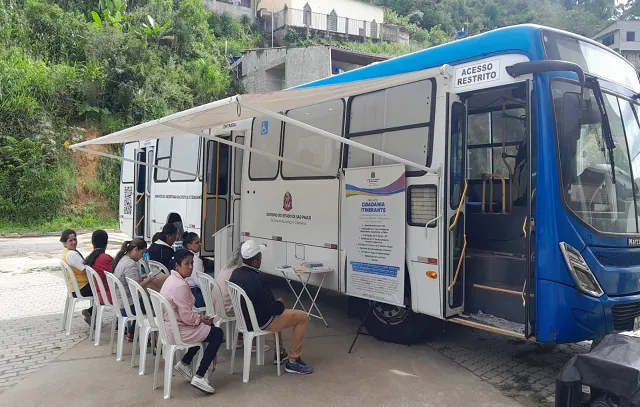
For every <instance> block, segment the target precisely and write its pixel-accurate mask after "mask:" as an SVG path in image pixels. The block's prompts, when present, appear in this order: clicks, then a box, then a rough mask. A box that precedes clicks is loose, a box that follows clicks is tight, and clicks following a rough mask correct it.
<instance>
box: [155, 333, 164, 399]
mask: <svg viewBox="0 0 640 407" xmlns="http://www.w3.org/2000/svg"><path fill="white" fill-rule="evenodd" d="M162 349H163V346H162V345H161V344H160V341H158V347H157V348H156V363H155V365H154V367H153V390H155V389H157V388H158V371H159V370H160V359H161V358H162Z"/></svg>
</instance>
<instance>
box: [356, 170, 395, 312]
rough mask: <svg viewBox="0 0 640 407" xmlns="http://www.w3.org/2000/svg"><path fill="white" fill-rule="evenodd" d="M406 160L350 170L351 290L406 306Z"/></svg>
mask: <svg viewBox="0 0 640 407" xmlns="http://www.w3.org/2000/svg"><path fill="white" fill-rule="evenodd" d="M405 193H406V179H405V167H404V165H402V164H398V165H387V166H379V167H364V168H348V169H345V194H346V196H345V201H344V202H345V204H346V219H345V226H346V228H347V233H346V238H347V242H346V249H347V294H349V295H352V296H354V297H360V298H364V299H368V300H374V301H380V302H383V303H387V304H393V305H398V306H404V262H405V259H404V257H405V224H406V219H405V218H406V204H405V201H406V196H405Z"/></svg>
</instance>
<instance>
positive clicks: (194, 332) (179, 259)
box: [160, 249, 223, 394]
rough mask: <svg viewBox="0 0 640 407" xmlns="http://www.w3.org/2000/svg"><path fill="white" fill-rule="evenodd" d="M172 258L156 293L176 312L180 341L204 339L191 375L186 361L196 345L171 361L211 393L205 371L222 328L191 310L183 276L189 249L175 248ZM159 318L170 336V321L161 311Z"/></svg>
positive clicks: (190, 267) (189, 269) (187, 272)
mask: <svg viewBox="0 0 640 407" xmlns="http://www.w3.org/2000/svg"><path fill="white" fill-rule="evenodd" d="M173 260H174V262H175V263H174V264H175V266H174V270H172V271H171V275H170V276H169V277H168V278H167V280H166V281H165V282H164V284H163V285H162V289H161V290H160V294H162V295H163V296H164V297H165V298H166V299H167V301H169V304H171V307H172V308H173V311H174V312H175V314H176V317H177V320H178V329H179V330H180V338H181V339H182V341H184V342H186V343H197V342H206V343H207V345H206V347H205V349H204V352H203V355H202V360H201V361H200V366H198V370H196V374H195V375H193V376H192V374H191V372H190V369H189V365H190V364H191V361H192V360H193V358H194V357H195V356H196V354H197V353H198V349H199V348H198V347H193V348H191V349H189V351H187V353H186V354H185V355H184V357H183V358H182V360H181V361H179V362H178V363H177V364H176V365H175V369H176V370H177V371H178V372H179V373H180V374H181V375H182V376H183V377H184V378H185V379H187V380H188V381H190V382H191V385H192V386H194V387H195V388H197V389H199V390H201V391H203V392H206V393H210V394H213V393H214V392H215V389H214V388H213V386H211V384H209V379H208V378H207V377H206V373H207V370H208V369H209V366H211V364H212V363H213V361H214V359H215V357H216V354H217V353H218V349H219V348H220V344H221V343H222V337H223V334H222V329H220V328H217V327H215V326H212V323H213V318H211V317H203V316H201V315H200V314H198V313H197V312H194V311H193V306H194V304H195V298H194V297H193V294H192V293H191V288H190V287H189V283H188V282H187V281H186V278H188V277H190V276H191V273H192V272H193V253H191V252H190V251H189V250H186V249H181V250H178V251H176V253H175V254H174V256H173ZM163 319H164V321H165V323H164V326H165V329H166V330H167V334H168V335H169V337H171V335H172V334H171V325H170V324H169V322H168V317H167V315H166V314H165V315H163Z"/></svg>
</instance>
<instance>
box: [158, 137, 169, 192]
mask: <svg viewBox="0 0 640 407" xmlns="http://www.w3.org/2000/svg"><path fill="white" fill-rule="evenodd" d="M160 140H163V139H157V140H156V145H155V151H156V157H155V165H160V164H159V162H160V160H167V159H168V160H169V165H168V166H167V168H168V169H167V170H166V171H167V178H166V179H164V180H158V170H160V168H158V167H156V168H155V171H153V183H154V184H162V183H165V182H169V178H170V177H171V176H170V173H171V151H172V149H173V137H171V138H169V155H167V156H164V155H163V156H159V155H158V152H159V150H160V149H159V148H158V145H159V144H160ZM163 171H164V170H163Z"/></svg>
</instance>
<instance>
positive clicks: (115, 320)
mask: <svg viewBox="0 0 640 407" xmlns="http://www.w3.org/2000/svg"><path fill="white" fill-rule="evenodd" d="M117 323H118V314H116V311H115V309H114V311H113V320H112V321H111V340H110V341H109V355H113V341H114V339H115V337H116V324H117ZM120 329H123V328H122V327H120Z"/></svg>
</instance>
